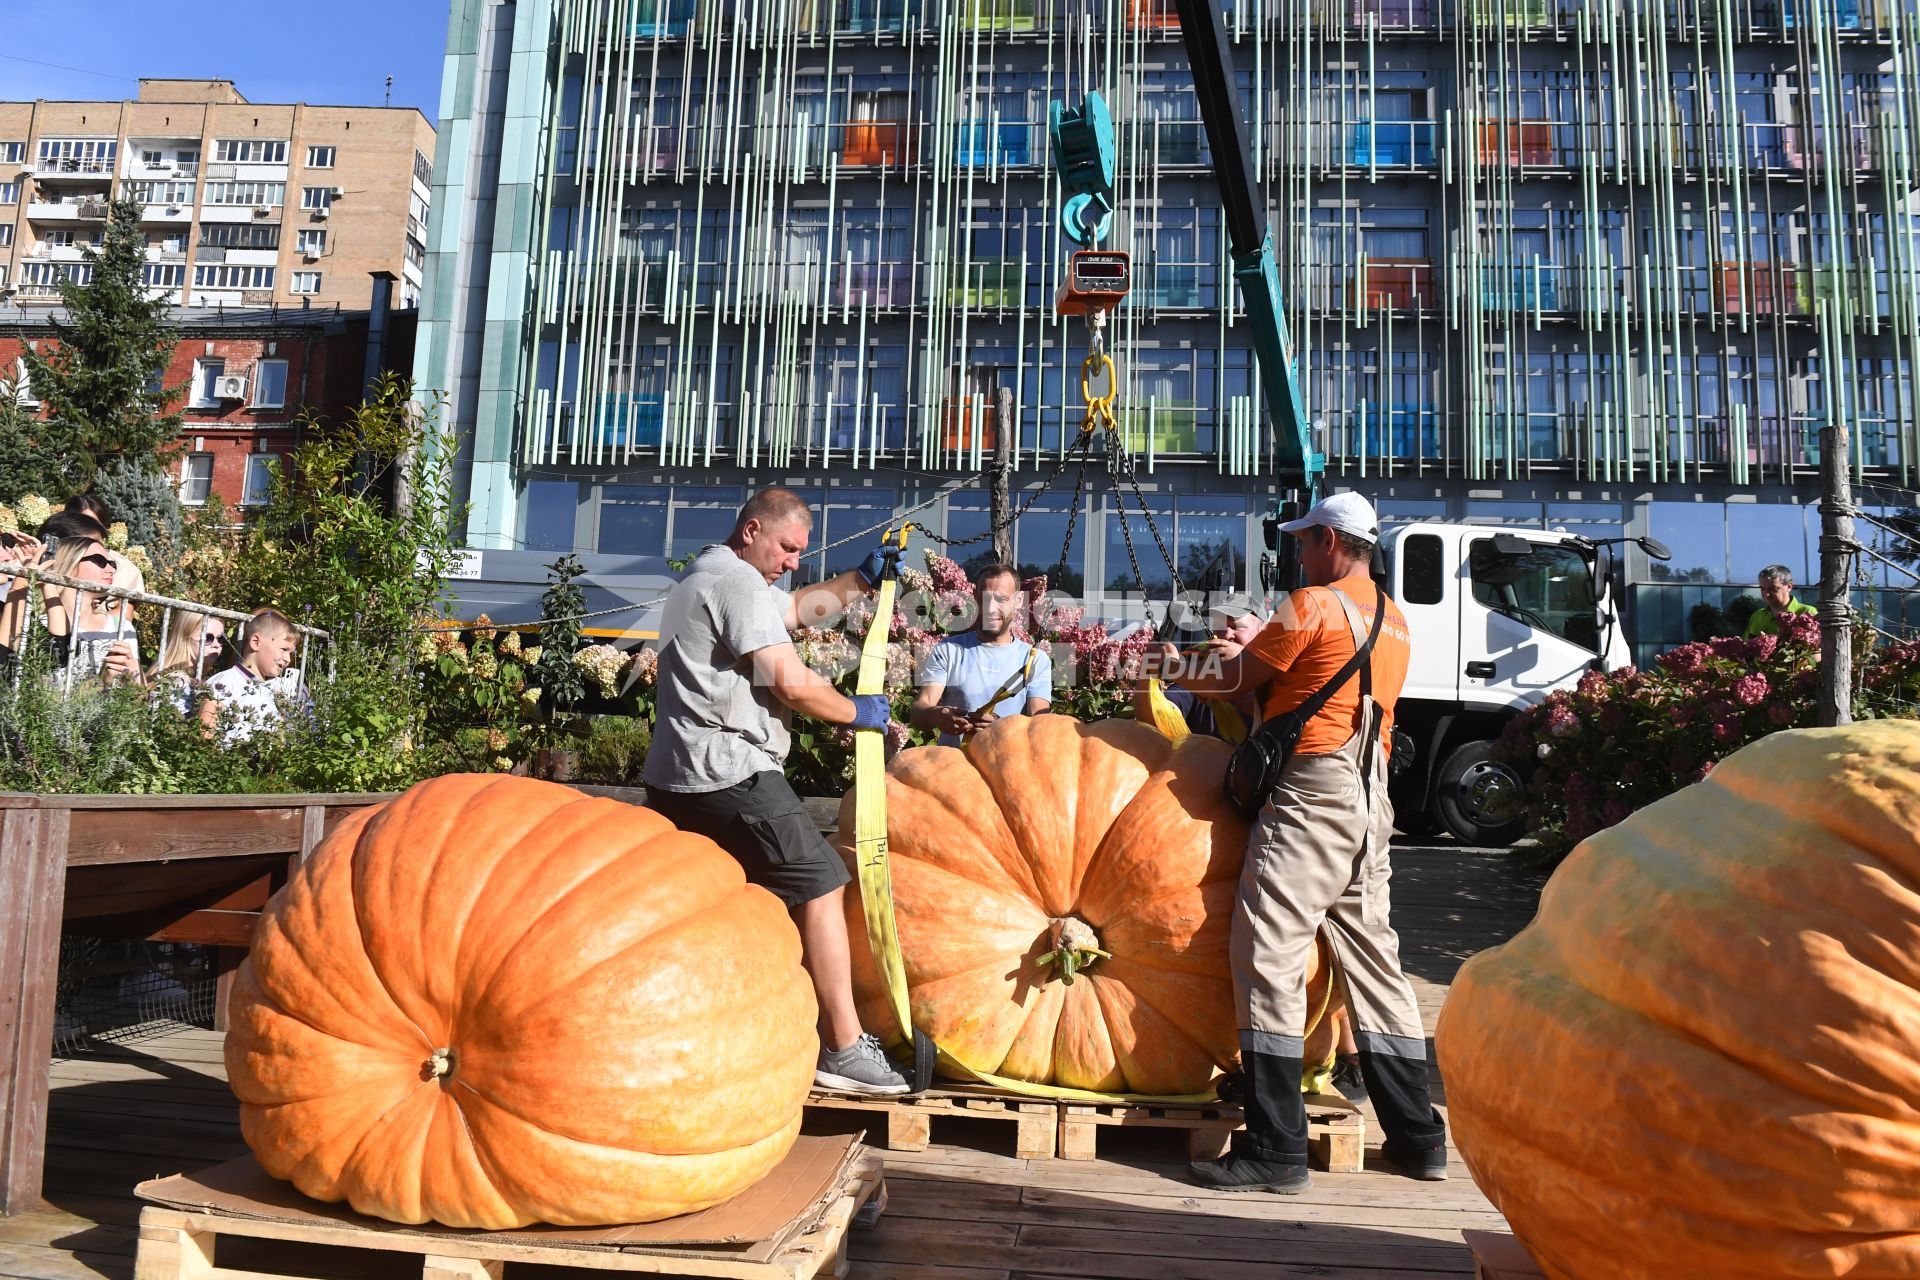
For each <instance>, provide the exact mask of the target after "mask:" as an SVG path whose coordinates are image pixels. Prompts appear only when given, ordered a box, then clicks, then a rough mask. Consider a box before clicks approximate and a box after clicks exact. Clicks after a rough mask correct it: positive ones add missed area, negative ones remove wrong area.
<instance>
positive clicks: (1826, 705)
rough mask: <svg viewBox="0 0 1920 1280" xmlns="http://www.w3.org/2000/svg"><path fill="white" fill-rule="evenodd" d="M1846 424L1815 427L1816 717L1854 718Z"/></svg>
mask: <svg viewBox="0 0 1920 1280" xmlns="http://www.w3.org/2000/svg"><path fill="white" fill-rule="evenodd" d="M1847 436H1848V433H1847V425H1846V423H1845V422H1842V421H1836V422H1833V423H1831V424H1830V425H1828V426H1826V427H1823V428H1821V431H1820V692H1819V695H1818V699H1817V709H1818V711H1819V716H1820V723H1821V724H1822V725H1837V724H1851V723H1853V603H1852V601H1851V599H1850V598H1849V594H1848V587H1849V583H1848V576H1849V574H1850V573H1851V571H1852V568H1853V550H1852V548H1853V484H1852V481H1851V479H1850V478H1849V477H1848V474H1847V453H1848V449H1849V447H1850V446H1849V444H1848V440H1847Z"/></svg>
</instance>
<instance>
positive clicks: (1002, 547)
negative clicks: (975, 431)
mask: <svg viewBox="0 0 1920 1280" xmlns="http://www.w3.org/2000/svg"><path fill="white" fill-rule="evenodd" d="M1012 436H1013V388H1012V387H1001V388H1000V393H999V397H998V402H997V403H996V405H995V408H994V422H993V484H992V487H991V488H990V489H989V491H988V492H989V495H990V496H989V497H988V499H987V520H988V522H989V523H990V524H991V525H992V526H993V558H994V559H995V560H998V561H999V562H1000V563H1001V564H1012V563H1013V526H1012V525H1010V524H1009V523H1008V522H1007V517H1008V515H1009V514H1010V513H1011V512H1012V510H1013V503H1012V500H1011V499H1012V495H1011V490H1012V487H1013V445H1012Z"/></svg>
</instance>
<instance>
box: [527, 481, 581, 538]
mask: <svg viewBox="0 0 1920 1280" xmlns="http://www.w3.org/2000/svg"><path fill="white" fill-rule="evenodd" d="M579 505H580V486H579V485H578V484H576V483H574V482H573V481H571V480H565V481H562V480H534V481H532V482H530V483H529V484H528V485H527V517H526V529H525V538H524V541H523V545H524V546H525V547H526V549H527V550H528V551H571V550H573V517H574V511H575V509H576V508H577V507H578V506H579Z"/></svg>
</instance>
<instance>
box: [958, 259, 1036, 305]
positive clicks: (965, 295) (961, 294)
mask: <svg viewBox="0 0 1920 1280" xmlns="http://www.w3.org/2000/svg"><path fill="white" fill-rule="evenodd" d="M1025 295H1026V278H1025V277H1024V276H1022V275H1021V274H1020V264H1019V263H1018V262H976V263H974V264H973V265H972V266H970V267H968V268H966V269H965V270H964V271H963V272H962V273H961V279H960V281H959V282H958V283H956V284H954V285H952V286H951V287H950V288H949V289H948V291H947V301H948V303H949V305H951V306H956V307H965V308H967V309H968V310H969V311H982V310H986V309H988V308H990V307H1018V306H1020V305H1021V304H1022V301H1023V300H1024V298H1025Z"/></svg>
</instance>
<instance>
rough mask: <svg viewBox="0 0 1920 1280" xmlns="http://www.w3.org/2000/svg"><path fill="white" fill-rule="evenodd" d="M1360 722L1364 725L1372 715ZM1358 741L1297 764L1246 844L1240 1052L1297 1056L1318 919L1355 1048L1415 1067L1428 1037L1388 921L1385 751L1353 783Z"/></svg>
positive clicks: (1238, 964)
mask: <svg viewBox="0 0 1920 1280" xmlns="http://www.w3.org/2000/svg"><path fill="white" fill-rule="evenodd" d="M1362 723H1364V724H1371V723H1372V718H1371V716H1367V717H1365V718H1363V720H1362ZM1362 737H1363V735H1362V734H1359V733H1356V734H1354V736H1353V738H1352V740H1351V741H1349V742H1348V743H1347V745H1346V746H1345V747H1342V748H1341V749H1340V750H1338V751H1335V752H1332V753H1330V754H1327V755H1316V756H1295V757H1293V759H1291V760H1290V761H1288V763H1287V767H1286V770H1285V771H1284V772H1283V773H1282V774H1281V775H1280V782H1279V785H1278V786H1276V787H1275V788H1274V793H1273V795H1272V796H1271V797H1270V798H1269V799H1268V801H1267V803H1266V806H1265V807H1264V808H1263V809H1261V811H1260V816H1259V818H1258V819H1257V820H1256V821H1255V823H1254V827H1253V830H1252V832H1251V833H1250V834H1249V836H1248V840H1247V859H1246V862H1245V864H1244V865H1243V866H1242V867H1241V870H1240V898H1239V902H1238V903H1237V905H1236V906H1235V909H1234V916H1233V940H1232V960H1233V987H1234V1000H1235V1005H1236V1012H1237V1014H1238V1017H1239V1027H1240V1047H1241V1049H1243V1050H1250V1051H1252V1052H1255V1053H1270V1054H1275V1055H1278V1056H1280V1057H1285V1058H1293V1059H1299V1058H1300V1057H1301V1056H1302V1052H1303V1043H1304V1038H1305V1036H1306V1031H1307V984H1306V974H1307V963H1308V957H1309V955H1310V954H1311V953H1312V951H1313V940H1314V935H1315V934H1316V933H1317V932H1319V929H1320V926H1321V924H1322V922H1323V921H1324V922H1325V924H1326V926H1327V936H1328V939H1329V940H1330V941H1331V942H1332V944H1333V950H1334V954H1335V955H1336V957H1337V958H1338V960H1339V962H1340V967H1341V969H1342V970H1343V972H1344V976H1345V979H1346V987H1347V992H1348V999H1349V1002H1350V1005H1351V1008H1352V1012H1353V1020H1354V1038H1355V1040H1356V1042H1357V1043H1358V1045H1359V1047H1360V1048H1361V1049H1362V1050H1365V1051H1369V1052H1373V1053H1378V1054H1381V1055H1383V1056H1391V1057H1400V1058H1414V1059H1424V1058H1425V1057H1426V1052H1427V1040H1426V1032H1425V1031H1424V1030H1423V1028H1422V1027H1421V1024H1420V1007H1419V1004H1418V1002H1417V1000H1416V998H1415V996H1414V992H1413V984H1412V983H1410V982H1408V981H1407V976H1406V974H1405V972H1404V971H1402V969H1401V968H1400V940H1399V938H1397V937H1396V936H1395V935H1394V932H1393V928H1392V926H1391V925H1390V924H1389V923H1388V919H1387V917H1388V905H1389V903H1388V889H1387V882H1388V880H1389V878H1390V877H1391V875H1392V870H1391V868H1390V867H1389V865H1388V862H1387V842H1388V837H1389V836H1391V835H1392V833H1393V805H1392V802H1391V801H1389V800H1388V799H1387V768H1386V757H1385V753H1384V752H1381V751H1379V750H1378V749H1377V748H1376V750H1375V751H1374V753H1373V755H1374V760H1373V769H1372V773H1373V777H1372V779H1371V785H1369V786H1363V785H1362V784H1361V783H1362V780H1361V776H1360V769H1361V765H1360V760H1361V747H1362V745H1363V744H1362Z"/></svg>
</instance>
